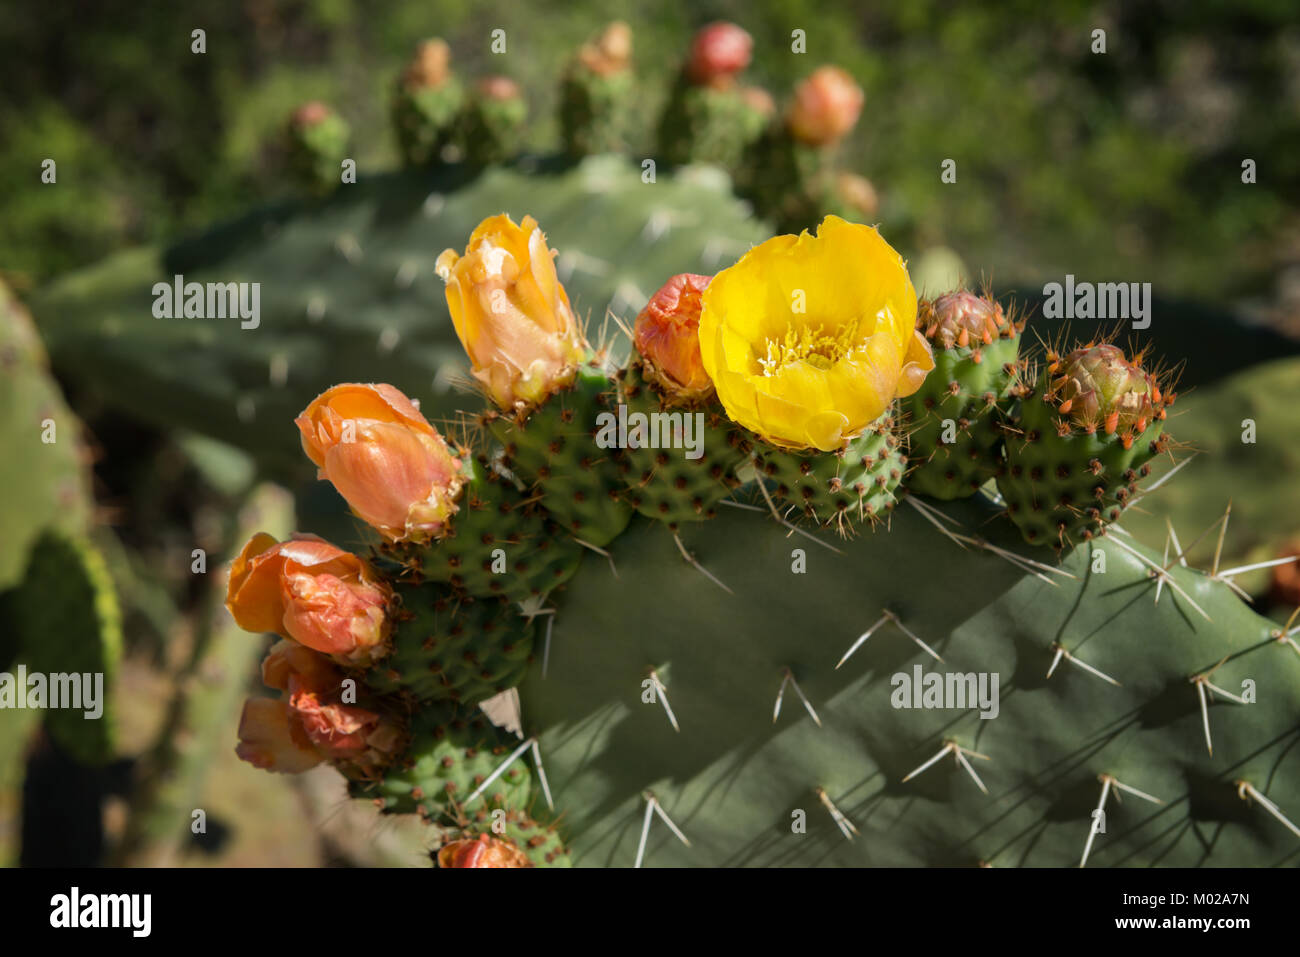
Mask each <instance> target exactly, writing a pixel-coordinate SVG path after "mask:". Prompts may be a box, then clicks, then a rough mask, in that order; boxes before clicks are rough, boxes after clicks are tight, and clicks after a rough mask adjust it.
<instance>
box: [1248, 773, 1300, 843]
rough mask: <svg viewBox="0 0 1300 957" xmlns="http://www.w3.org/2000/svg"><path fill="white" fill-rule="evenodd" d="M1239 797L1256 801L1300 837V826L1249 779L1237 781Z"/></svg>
mask: <svg viewBox="0 0 1300 957" xmlns="http://www.w3.org/2000/svg"><path fill="white" fill-rule="evenodd" d="M1237 797H1239V798H1241V799H1242V800H1243V801H1252V800H1253V801H1255V802H1256V803H1257V804H1259V806H1260V807H1262V808H1263V809H1264V810H1265V811H1267V812H1268V813H1269V814H1271V815H1273V816H1274V817H1275V818H1277V819H1278V820H1279V821H1281V822H1282V824H1283V825H1284V826H1285V827H1286V829H1287V830H1288V831H1290V832H1291V833H1292V834H1294V835H1295V836H1296V837H1300V827H1296V826H1295V825H1294V824H1292V823H1291V822H1290V821H1289V820H1287V818H1286V815H1285V814H1283V813H1282V811H1281V809H1279V808H1278V806H1277V805H1276V804H1274V803H1273V802H1272V801H1270V800H1269V799H1268V798H1266V797H1264V795H1262V794H1260V793H1259V792H1258V791H1256V790H1255V788H1254V786H1252V785H1251V783H1250V782H1249V781H1238V782H1237Z"/></svg>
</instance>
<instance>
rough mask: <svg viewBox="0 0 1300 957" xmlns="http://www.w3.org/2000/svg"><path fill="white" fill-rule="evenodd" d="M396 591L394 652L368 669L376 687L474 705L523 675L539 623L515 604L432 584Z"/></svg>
mask: <svg viewBox="0 0 1300 957" xmlns="http://www.w3.org/2000/svg"><path fill="white" fill-rule="evenodd" d="M502 577H508V576H502ZM396 591H397V596H398V600H399V602H400V608H399V610H398V611H397V612H395V615H394V617H395V618H396V619H397V622H396V625H395V626H394V629H393V653H392V654H391V655H390V656H389V657H387V658H385V659H384V660H383V661H382V662H380V663H379V664H378V665H376V666H375V667H374V668H373V669H371V671H370V672H369V674H368V675H367V677H366V683H367V684H368V685H369V686H370V687H371V688H372V689H374V690H375V691H378V692H380V693H382V694H392V693H401V694H403V695H405V696H407V697H409V698H411V699H412V700H413V701H415V702H420V703H424V702H439V701H448V702H453V703H456V704H460V705H466V706H468V705H476V704H478V703H479V702H480V701H483V700H485V699H487V698H490V697H492V696H493V695H495V694H498V693H500V692H502V691H506V690H508V689H510V688H513V687H515V685H517V684H519V682H520V681H521V680H523V676H524V673H525V672H526V671H527V669H528V665H529V664H530V663H531V662H532V660H533V636H534V632H535V628H534V626H533V623H532V622H531V621H530V620H528V619H526V618H524V617H523V616H521V615H520V614H519V613H518V611H517V609H516V608H515V607H514V606H513V605H511V604H508V603H505V602H501V601H498V600H496V599H491V598H488V599H484V600H480V601H475V600H473V599H468V598H463V597H459V596H457V595H456V594H455V593H453V592H451V591H449V590H448V591H441V590H438V589H436V588H433V587H430V586H427V585H426V586H423V587H420V586H399V587H398V588H397V589H396Z"/></svg>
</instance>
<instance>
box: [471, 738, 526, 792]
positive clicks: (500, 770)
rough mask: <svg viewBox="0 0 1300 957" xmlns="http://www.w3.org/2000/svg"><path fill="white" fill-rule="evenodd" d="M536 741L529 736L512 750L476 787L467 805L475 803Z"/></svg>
mask: <svg viewBox="0 0 1300 957" xmlns="http://www.w3.org/2000/svg"><path fill="white" fill-rule="evenodd" d="M536 743H537V739H536V738H529V739H528V740H527V741H525V742H524V743H523V744H521V745H519V747H517V748H515V749H514V750H513V751H511V752H510V754H509V755H507V757H506V759H505V760H504V761H502V762H501V763H500V764H498V765H497V769H496V770H495V771H493V772H492V773H491V774H489V775H488V776H487V777H486V778H484V779H483V783H482V784H480V785H479V786H478V787H477V788H475V789H474V793H473V794H471V795H470V796H469V797H468V798H466V799H465V804H467V805H469V804H473V803H474V800H475V799H476V798H477V797H478V796H479V795H481V794H482V793H483V792H484V791H486V790H487V789H488V788H489V787H491V785H492V782H493V781H495V780H496V779H497V778H499V777H501V775H503V774H504V773H505V771H506V768H508V767H510V765H512V764H514V763H515V761H516V760H517V759H518V758H519V756H520V755H521V754H523V753H524V752H525V751H527V750H528V749H529V748H531V747H532V746H533V745H534V744H536Z"/></svg>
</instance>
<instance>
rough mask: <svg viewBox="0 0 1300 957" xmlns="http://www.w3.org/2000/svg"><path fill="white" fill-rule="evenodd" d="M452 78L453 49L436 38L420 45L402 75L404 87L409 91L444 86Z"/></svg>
mask: <svg viewBox="0 0 1300 957" xmlns="http://www.w3.org/2000/svg"><path fill="white" fill-rule="evenodd" d="M449 76H451V47H449V46H447V42H446V41H445V40H441V39H438V38H436V37H435V38H434V39H432V40H426V41H424V42H423V43H421V44H420V46H419V47H418V48H417V49H416V51H415V57H414V58H413V59H412V60H411V62H410V63H409V64H408V65H407V67H406V69H405V70H404V71H403V73H402V85H403V86H405V87H406V88H407V89H409V90H421V89H425V88H430V87H438V86H442V85H443V84H444V83H445V82H447V78H448V77H449Z"/></svg>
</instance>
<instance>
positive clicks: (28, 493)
mask: <svg viewBox="0 0 1300 957" xmlns="http://www.w3.org/2000/svg"><path fill="white" fill-rule="evenodd" d="M80 428H81V425H80V422H78V420H77V418H76V416H74V415H73V414H72V411H71V410H70V409H69V408H68V407H67V405H66V404H65V403H64V401H63V396H62V395H61V394H60V392H59V387H58V384H57V383H56V382H55V381H54V378H53V377H52V376H51V375H50V372H49V368H48V360H47V358H46V355H45V350H44V348H43V347H42V345H41V340H40V338H39V337H38V336H37V335H36V330H35V328H34V326H33V325H32V320H31V316H29V315H28V313H27V310H26V309H24V308H23V306H22V304H21V303H20V302H19V301H18V299H17V298H16V297H15V296H14V294H13V293H12V292H11V291H10V290H9V288H8V287H7V286H6V285H5V284H4V283H3V282H0V445H2V446H3V447H4V448H5V449H6V450H7V452H8V454H6V455H5V456H4V457H3V458H2V459H0V487H3V488H4V489H5V498H4V504H3V506H0V541H3V542H4V543H5V545H4V548H0V590H2V589H5V588H8V587H10V586H12V585H14V584H16V583H17V582H19V581H21V579H22V577H23V574H24V572H25V570H26V568H27V555H28V550H29V549H30V548H31V547H32V546H33V545H34V544H35V543H36V540H37V539H38V538H39V537H40V536H41V534H42V533H43V532H44V531H45V530H46V529H50V528H53V529H60V530H63V531H67V532H73V533H75V532H80V531H83V530H84V529H85V527H86V524H87V522H88V521H89V518H90V512H89V507H88V506H89V488H90V483H89V476H88V471H87V463H88V461H89V453H88V451H87V450H86V448H85V446H84V445H83V443H82V439H81V435H80V434H79V432H80Z"/></svg>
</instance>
